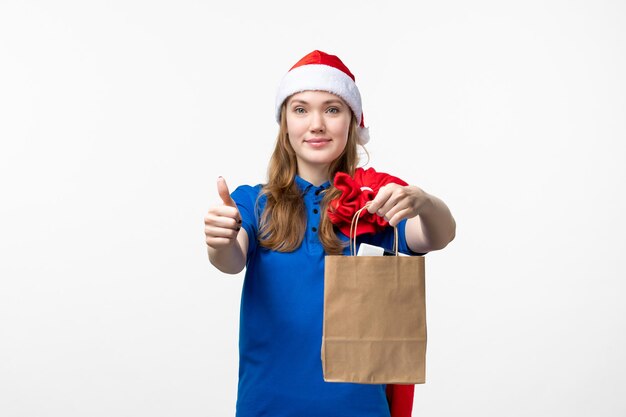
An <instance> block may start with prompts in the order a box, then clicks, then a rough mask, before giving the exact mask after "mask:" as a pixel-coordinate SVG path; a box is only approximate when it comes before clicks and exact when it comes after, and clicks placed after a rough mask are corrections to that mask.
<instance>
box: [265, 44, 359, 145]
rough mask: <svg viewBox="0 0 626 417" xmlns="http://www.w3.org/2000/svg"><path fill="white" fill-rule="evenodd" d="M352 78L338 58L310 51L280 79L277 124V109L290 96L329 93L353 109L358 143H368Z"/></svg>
mask: <svg viewBox="0 0 626 417" xmlns="http://www.w3.org/2000/svg"><path fill="white" fill-rule="evenodd" d="M354 81H355V79H354V75H352V73H351V72H350V70H349V69H348V67H346V66H345V65H344V63H343V62H341V60H340V59H339V57H337V56H335V55H329V54H327V53H325V52H322V51H317V50H316V51H313V52H311V53H309V54H307V55H306V56H304V57H303V58H302V59H301V60H300V61H298V62H297V63H296V65H294V66H293V67H291V69H290V70H289V72H287V74H285V76H284V77H283V79H282V80H281V82H280V85H279V86H278V92H277V94H276V121H278V122H279V123H280V108H281V106H282V104H283V102H284V101H285V99H286V98H287V97H289V96H291V95H292V94H295V93H299V92H301V91H307V90H320V91H328V92H329V93H333V94H335V95H337V96H339V97H341V98H342V99H343V100H344V101H345V102H346V103H347V104H348V106H350V108H351V109H352V112H353V113H354V115H355V116H356V119H357V120H359V121H360V123H359V132H358V133H359V134H358V136H359V143H360V144H361V145H364V144H366V143H367V142H369V131H368V128H366V127H365V119H364V118H363V108H362V107H361V94H360V93H359V89H358V88H357V86H356V84H355V82H354Z"/></svg>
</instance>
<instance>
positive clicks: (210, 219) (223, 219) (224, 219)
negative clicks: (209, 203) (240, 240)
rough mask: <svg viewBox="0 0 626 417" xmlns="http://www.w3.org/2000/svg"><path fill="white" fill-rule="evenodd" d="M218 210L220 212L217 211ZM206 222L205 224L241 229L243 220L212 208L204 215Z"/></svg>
mask: <svg viewBox="0 0 626 417" xmlns="http://www.w3.org/2000/svg"><path fill="white" fill-rule="evenodd" d="M224 208H226V207H224ZM216 211H217V212H218V213H216ZM204 224H205V226H213V227H223V228H225V229H231V230H239V228H240V227H241V220H240V219H239V218H235V217H233V216H224V215H220V214H219V210H210V211H209V213H207V215H206V216H204Z"/></svg>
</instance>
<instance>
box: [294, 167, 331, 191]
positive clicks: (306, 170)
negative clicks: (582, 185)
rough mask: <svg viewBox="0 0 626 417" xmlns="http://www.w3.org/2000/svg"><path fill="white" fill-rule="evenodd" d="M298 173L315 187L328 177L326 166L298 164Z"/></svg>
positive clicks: (327, 179)
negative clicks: (317, 166) (316, 166)
mask: <svg viewBox="0 0 626 417" xmlns="http://www.w3.org/2000/svg"><path fill="white" fill-rule="evenodd" d="M298 175H299V176H300V178H302V179H303V180H306V181H308V182H310V183H311V184H313V185H314V186H316V187H319V186H320V185H322V184H324V183H325V182H326V181H329V178H328V166H325V167H323V169H321V168H312V167H308V166H298Z"/></svg>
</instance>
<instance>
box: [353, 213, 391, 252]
mask: <svg viewBox="0 0 626 417" xmlns="http://www.w3.org/2000/svg"><path fill="white" fill-rule="evenodd" d="M369 205H370V203H369V202H368V203H366V204H365V206H363V207H361V208H360V209H359V210H357V212H356V213H354V216H352V223H350V236H349V237H350V256H355V255H356V228H357V225H358V223H359V216H360V215H361V212H362V211H363V210H365V209H367V208H368V207H369ZM353 236H354V238H353ZM393 252H395V254H396V256H398V228H397V227H396V226H394V227H393Z"/></svg>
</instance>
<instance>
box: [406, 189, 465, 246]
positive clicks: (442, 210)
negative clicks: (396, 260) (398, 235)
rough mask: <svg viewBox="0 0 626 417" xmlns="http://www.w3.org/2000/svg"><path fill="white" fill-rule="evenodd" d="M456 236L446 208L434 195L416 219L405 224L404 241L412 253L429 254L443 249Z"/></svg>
mask: <svg viewBox="0 0 626 417" xmlns="http://www.w3.org/2000/svg"><path fill="white" fill-rule="evenodd" d="M455 235H456V222H455V221H454V218H453V217H452V213H450V209H449V208H448V206H447V205H446V204H445V203H444V202H443V201H441V200H440V199H439V198H437V197H435V196H434V195H430V194H428V199H427V202H426V203H425V204H424V205H423V206H422V208H421V210H420V212H419V214H418V215H417V216H416V217H413V218H411V219H409V220H408V221H407V223H406V239H407V244H408V245H409V248H411V250H413V251H414V252H420V253H424V252H431V251H434V250H440V249H443V248H445V247H446V246H447V245H448V243H450V242H451V241H452V240H453V239H454V237H455Z"/></svg>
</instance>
